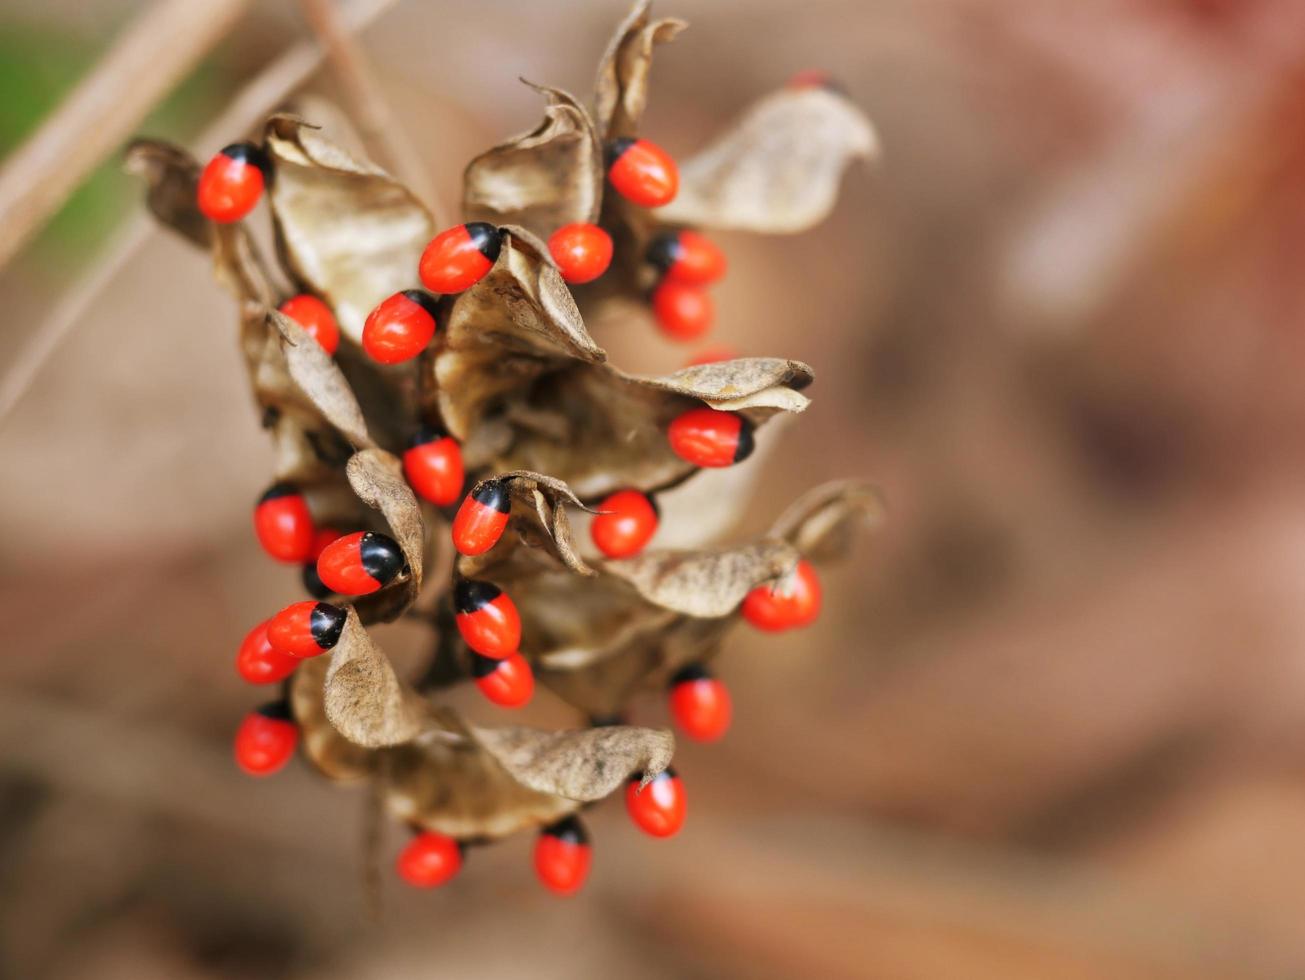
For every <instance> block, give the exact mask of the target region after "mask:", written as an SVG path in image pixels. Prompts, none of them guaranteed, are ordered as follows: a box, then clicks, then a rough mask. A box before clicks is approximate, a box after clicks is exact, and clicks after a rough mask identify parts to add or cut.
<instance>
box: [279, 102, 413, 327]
mask: <svg viewBox="0 0 1305 980" xmlns="http://www.w3.org/2000/svg"><path fill="white" fill-rule="evenodd" d="M265 142H266V148H267V152H268V154H269V156H270V157H271V158H272V163H273V167H274V168H275V171H276V175H275V178H274V179H273V181H272V185H271V188H270V189H269V191H268V201H269V203H270V205H271V209H272V217H273V221H274V224H275V227H276V233H277V243H278V247H279V248H280V251H281V254H282V258H283V260H284V261H285V264H286V266H287V268H288V270H289V271H290V272H291V274H292V275H294V277H295V278H296V279H297V280H298V281H299V283H300V284H301V285H302V286H304V287H305V288H307V289H308V290H309V291H311V292H314V293H316V294H318V295H320V296H321V297H322V298H323V299H324V300H325V301H326V302H327V303H328V304H329V305H330V306H331V308H332V309H333V310H334V311H335V316H336V319H337V320H338V321H339V324H340V329H341V331H342V332H343V333H344V334H345V335H346V336H348V337H349V338H350V339H351V340H353V342H354V343H361V341H362V329H363V324H364V323H365V321H366V319H367V314H368V313H370V312H371V311H372V309H373V308H374V307H375V306H376V305H377V304H378V303H380V302H381V301H382V300H383V299H385V298H386V297H388V296H390V295H392V294H394V293H397V292H400V291H401V290H404V289H410V288H412V287H413V286H415V285H416V280H417V265H418V261H419V260H420V258H421V253H422V251H423V250H424V249H425V247H426V245H427V244H428V243H429V242H430V240H431V239H432V238H433V237H434V235H435V232H436V231H437V230H438V229H436V228H435V227H434V225H433V224H432V221H431V217H430V214H429V213H428V212H427V211H426V208H425V207H424V206H423V205H422V204H421V202H420V201H418V200H417V198H416V197H415V196H414V195H413V194H412V192H410V191H409V190H408V189H407V188H406V187H404V186H403V185H402V184H401V183H399V182H398V181H397V180H395V179H394V178H393V177H391V176H390V175H389V174H387V173H386V172H385V171H384V170H381V169H380V168H379V167H377V166H376V165H375V164H373V163H371V162H370V161H367V160H359V159H356V158H354V157H353V156H351V155H350V154H348V153H346V152H345V151H344V150H343V149H341V148H340V147H339V146H338V145H336V144H335V143H333V142H332V141H330V140H328V139H327V138H326V137H324V136H323V135H322V134H321V132H319V131H318V130H316V129H315V128H313V127H312V126H310V125H308V124H306V123H305V122H304V121H303V120H301V119H299V118H298V117H296V116H290V115H275V116H273V117H271V118H270V119H269V120H268V121H267V127H266V130H265Z"/></svg>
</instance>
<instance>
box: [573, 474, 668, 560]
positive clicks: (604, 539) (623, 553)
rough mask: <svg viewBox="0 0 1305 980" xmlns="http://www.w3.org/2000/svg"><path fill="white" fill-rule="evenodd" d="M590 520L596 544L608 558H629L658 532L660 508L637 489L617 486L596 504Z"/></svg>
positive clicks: (590, 528) (591, 532) (590, 529)
mask: <svg viewBox="0 0 1305 980" xmlns="http://www.w3.org/2000/svg"><path fill="white" fill-rule="evenodd" d="M597 509H598V510H599V511H600V512H601V513H599V514H598V516H596V517H595V518H594V519H593V521H591V522H590V524H589V534H590V536H591V537H592V538H593V539H594V544H595V545H596V546H597V548H598V550H599V551H601V552H602V553H603V554H604V555H606V556H607V557H608V558H628V557H630V556H631V555H635V554H638V553H639V552H640V551H642V550H643V547H644V545H646V544H647V543H648V542H649V541H650V540H652V536H653V535H654V534H656V533H657V508H656V506H655V505H654V504H653V502H652V500H650V499H649V498H648V497H646V496H644V495H643V494H641V493H640V492H639V491H638V490H618V491H617V492H616V493H614V494H612V495H611V496H609V497H607V498H606V499H605V500H604V501H603V502H602V503H600V504H599V505H598V508H597Z"/></svg>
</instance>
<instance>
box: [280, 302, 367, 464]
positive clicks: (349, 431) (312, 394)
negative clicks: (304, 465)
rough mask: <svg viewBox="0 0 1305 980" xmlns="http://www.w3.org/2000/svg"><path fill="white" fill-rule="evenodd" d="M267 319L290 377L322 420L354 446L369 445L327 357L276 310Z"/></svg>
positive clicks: (347, 392)
mask: <svg viewBox="0 0 1305 980" xmlns="http://www.w3.org/2000/svg"><path fill="white" fill-rule="evenodd" d="M267 318H268V322H269V323H270V324H271V325H272V326H273V327H275V328H276V330H277V332H278V333H280V335H281V339H282V349H283V350H284V351H285V363H286V368H287V370H288V371H289V373H290V377H291V378H293V379H294V382H295V384H296V385H298V386H299V389H300V390H301V391H302V392H303V393H304V394H305V395H307V396H308V399H309V401H310V402H312V404H313V405H314V406H315V407H316V408H317V410H318V412H320V413H321V415H322V417H323V418H325V419H326V420H327V421H329V422H330V423H331V424H332V425H334V426H335V427H336V428H337V429H339V430H340V433H341V434H342V435H343V436H344V437H345V438H346V439H348V440H349V441H350V442H351V443H352V444H353V445H354V446H355V447H359V448H361V447H365V446H371V445H373V443H372V437H371V436H370V435H368V434H367V423H366V421H365V420H364V419H363V414H362V409H361V408H359V407H358V399H357V398H355V397H354V394H353V389H352V388H350V387H349V382H348V381H346V380H345V379H344V375H343V374H342V373H341V372H340V368H339V366H338V365H337V364H336V363H335V361H334V359H333V358H332V357H331V355H330V354H328V353H326V351H325V350H323V349H322V345H321V344H319V343H318V342H317V341H316V340H315V339H314V338H313V337H312V336H310V335H309V334H308V332H307V331H306V330H304V328H303V327H301V326H300V325H299V324H298V323H296V322H295V321H294V320H291V319H290V318H289V317H288V316H286V315H285V314H283V313H281V312H280V311H279V310H268V311H267Z"/></svg>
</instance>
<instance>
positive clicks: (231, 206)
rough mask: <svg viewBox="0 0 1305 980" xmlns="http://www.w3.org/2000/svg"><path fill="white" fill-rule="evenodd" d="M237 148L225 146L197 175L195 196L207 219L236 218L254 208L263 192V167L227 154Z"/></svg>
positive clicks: (222, 222) (220, 220)
mask: <svg viewBox="0 0 1305 980" xmlns="http://www.w3.org/2000/svg"><path fill="white" fill-rule="evenodd" d="M238 149H239V147H238V146H233V147H227V149H226V150H223V151H222V152H221V153H219V154H217V155H216V156H215V157H213V159H211V160H209V162H208V163H207V164H206V165H205V167H204V170H203V172H202V173H201V174H200V175H199V184H198V187H197V189H196V196H195V200H196V203H197V204H198V205H199V210H200V212H201V213H202V214H203V215H204V216H205V217H206V218H208V219H209V220H210V221H216V222H219V223H220V224H227V223H229V222H232V221H239V220H240V219H241V218H243V217H244V216H245V215H247V214H249V212H250V211H252V210H254V208H255V207H256V206H257V205H258V201H259V198H261V197H262V196H263V185H264V177H263V171H262V170H260V169H259V168H258V166H257V165H256V164H255V163H253V162H252V161H251V160H249V159H246V158H241V157H240V156H239V155H238V156H230V155H228V151H232V150H238ZM251 149H252V148H251Z"/></svg>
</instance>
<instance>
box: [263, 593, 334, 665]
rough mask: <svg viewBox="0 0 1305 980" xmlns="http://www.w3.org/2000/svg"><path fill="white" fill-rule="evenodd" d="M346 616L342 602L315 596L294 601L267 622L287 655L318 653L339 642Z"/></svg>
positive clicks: (271, 636)
mask: <svg viewBox="0 0 1305 980" xmlns="http://www.w3.org/2000/svg"><path fill="white" fill-rule="evenodd" d="M319 607H320V609H319ZM344 620H345V612H344V610H343V609H341V608H339V607H338V606H332V605H329V604H327V603H324V602H317V601H315V600H312V599H306V600H304V601H303V602H293V603H291V604H290V605H288V606H286V607H285V608H284V609H282V610H281V611H280V612H279V613H277V614H276V615H275V616H273V617H272V619H271V621H270V622H269V623H268V624H267V639H268V642H269V643H271V644H272V647H273V649H275V650H277V651H279V652H281V653H284V654H286V655H287V656H291V657H316V656H319V655H320V654H323V653H325V652H326V651H327V650H329V649H331V648H332V647H333V646H335V644H336V643H338V642H339V640H340V632H341V630H343V629H344Z"/></svg>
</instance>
